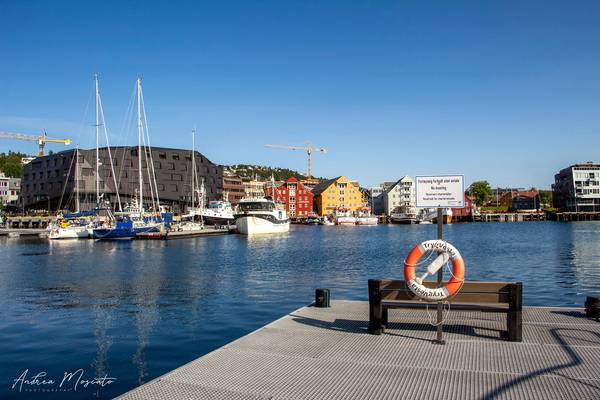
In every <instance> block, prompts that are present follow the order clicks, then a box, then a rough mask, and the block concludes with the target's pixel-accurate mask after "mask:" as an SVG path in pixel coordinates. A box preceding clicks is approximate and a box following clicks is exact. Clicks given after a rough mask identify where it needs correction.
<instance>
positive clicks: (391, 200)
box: [383, 175, 415, 216]
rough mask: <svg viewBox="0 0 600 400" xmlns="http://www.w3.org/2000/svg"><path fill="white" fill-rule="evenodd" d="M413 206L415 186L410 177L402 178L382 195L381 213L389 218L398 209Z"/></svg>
mask: <svg viewBox="0 0 600 400" xmlns="http://www.w3.org/2000/svg"><path fill="white" fill-rule="evenodd" d="M414 206H415V184H414V181H413V179H412V178H411V177H410V176H408V175H407V176H404V177H403V178H401V179H399V180H398V181H397V182H396V183H394V184H393V185H391V186H390V187H388V188H387V190H386V191H385V192H384V193H383V212H384V213H385V215H387V216H389V215H391V214H392V212H393V211H394V210H395V209H397V208H398V207H414Z"/></svg>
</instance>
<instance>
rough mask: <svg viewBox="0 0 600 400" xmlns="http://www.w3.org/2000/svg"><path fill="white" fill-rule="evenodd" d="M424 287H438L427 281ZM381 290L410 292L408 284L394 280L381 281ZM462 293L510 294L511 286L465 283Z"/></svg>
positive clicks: (490, 283)
mask: <svg viewBox="0 0 600 400" xmlns="http://www.w3.org/2000/svg"><path fill="white" fill-rule="evenodd" d="M423 285H424V286H426V287H429V288H435V287H437V283H436V282H431V281H425V282H423ZM381 290H382V291H387V290H405V291H410V289H409V288H408V287H406V282H404V281H392V280H382V281H381ZM461 292H478V293H497V292H506V293H509V292H510V285H509V284H507V283H506V282H471V281H470V282H465V283H464V284H463V286H462V288H461Z"/></svg>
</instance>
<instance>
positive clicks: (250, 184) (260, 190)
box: [242, 178, 265, 199]
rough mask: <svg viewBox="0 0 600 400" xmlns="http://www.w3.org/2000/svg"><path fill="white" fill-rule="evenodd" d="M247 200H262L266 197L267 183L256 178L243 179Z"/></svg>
mask: <svg viewBox="0 0 600 400" xmlns="http://www.w3.org/2000/svg"><path fill="white" fill-rule="evenodd" d="M242 184H243V185H244V192H245V194H246V196H245V197H246V198H247V199H262V198H263V197H265V182H263V181H259V180H258V179H256V178H254V179H251V178H242Z"/></svg>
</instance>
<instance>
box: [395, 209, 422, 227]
mask: <svg viewBox="0 0 600 400" xmlns="http://www.w3.org/2000/svg"><path fill="white" fill-rule="evenodd" d="M417 216H418V211H417V209H416V208H415V207H410V206H402V207H398V208H397V209H395V210H394V211H393V212H392V213H391V214H390V222H391V223H392V224H416V223H417Z"/></svg>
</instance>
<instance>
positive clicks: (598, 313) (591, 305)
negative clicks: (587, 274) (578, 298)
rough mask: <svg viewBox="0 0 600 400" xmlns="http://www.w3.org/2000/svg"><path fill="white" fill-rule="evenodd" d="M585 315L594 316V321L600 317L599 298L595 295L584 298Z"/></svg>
mask: <svg viewBox="0 0 600 400" xmlns="http://www.w3.org/2000/svg"><path fill="white" fill-rule="evenodd" d="M585 316H586V317H588V318H595V319H596V321H598V320H599V319H600V299H599V298H597V297H591V296H588V297H587V298H586V299H585Z"/></svg>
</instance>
